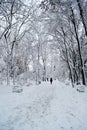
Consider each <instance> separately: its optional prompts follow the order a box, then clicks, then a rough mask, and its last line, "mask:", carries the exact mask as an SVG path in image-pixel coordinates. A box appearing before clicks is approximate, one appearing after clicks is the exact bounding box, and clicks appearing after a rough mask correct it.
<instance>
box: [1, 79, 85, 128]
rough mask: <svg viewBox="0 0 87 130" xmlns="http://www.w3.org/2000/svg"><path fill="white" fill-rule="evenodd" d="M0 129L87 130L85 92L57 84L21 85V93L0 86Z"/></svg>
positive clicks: (57, 82) (56, 82)
mask: <svg viewBox="0 0 87 130" xmlns="http://www.w3.org/2000/svg"><path fill="white" fill-rule="evenodd" d="M0 130H87V91H86V92H85V93H79V92H77V91H76V90H75V89H74V88H72V87H71V86H69V85H65V84H63V83H61V82H59V81H55V82H53V84H52V85H50V84H49V83H42V84H41V85H39V86H37V85H34V84H33V85H31V86H29V87H27V86H23V92H22V93H12V88H11V87H7V86H0Z"/></svg>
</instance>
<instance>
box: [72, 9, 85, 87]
mask: <svg viewBox="0 0 87 130" xmlns="http://www.w3.org/2000/svg"><path fill="white" fill-rule="evenodd" d="M71 11H72V18H73V19H72V23H73V26H74V30H75V35H76V40H77V44H78V52H79V58H80V65H81V76H82V83H83V85H86V81H85V73H84V64H83V59H82V55H81V47H80V41H79V37H78V32H77V29H76V22H75V17H74V12H73V9H72V8H71Z"/></svg>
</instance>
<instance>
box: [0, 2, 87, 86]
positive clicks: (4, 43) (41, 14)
mask: <svg viewBox="0 0 87 130" xmlns="http://www.w3.org/2000/svg"><path fill="white" fill-rule="evenodd" d="M22 74H24V78H25V81H27V80H28V79H33V80H35V81H36V83H37V84H38V83H40V82H41V81H46V80H47V78H50V77H52V78H53V79H58V80H64V79H67V78H68V79H69V80H71V83H72V86H74V84H80V83H82V84H83V85H86V83H87V0H42V1H39V0H26V1H24V0H0V82H1V83H2V82H3V81H7V84H10V81H13V84H15V82H17V80H19V78H20V76H21V75H22Z"/></svg>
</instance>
